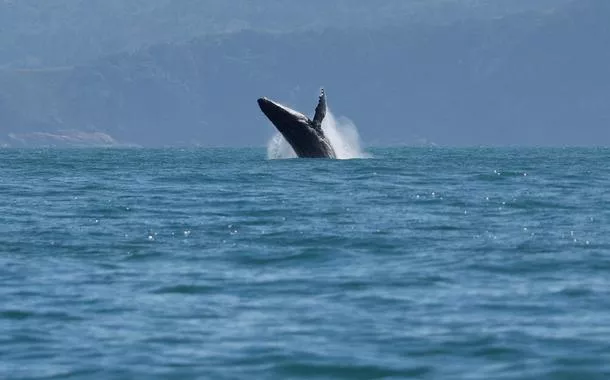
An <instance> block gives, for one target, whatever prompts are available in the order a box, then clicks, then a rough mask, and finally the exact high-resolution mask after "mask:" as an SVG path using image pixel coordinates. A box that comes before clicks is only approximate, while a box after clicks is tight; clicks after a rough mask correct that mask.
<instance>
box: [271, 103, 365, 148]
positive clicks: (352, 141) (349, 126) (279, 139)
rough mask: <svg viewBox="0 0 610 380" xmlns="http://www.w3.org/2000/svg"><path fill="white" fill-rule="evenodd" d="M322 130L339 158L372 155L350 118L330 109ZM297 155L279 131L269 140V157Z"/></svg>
mask: <svg viewBox="0 0 610 380" xmlns="http://www.w3.org/2000/svg"><path fill="white" fill-rule="evenodd" d="M322 130H323V131H324V134H326V136H327V137H328V139H329V140H330V143H331V145H332V146H333V149H334V150H335V153H336V154H337V158H338V159H340V160H345V159H350V158H368V157H370V155H369V154H368V153H366V152H364V151H363V150H362V148H361V147H360V135H359V134H358V129H357V128H356V126H355V125H354V123H353V122H352V121H351V120H349V119H348V118H345V117H340V118H338V119H337V118H335V116H334V115H333V114H332V112H330V109H328V110H327V111H326V117H325V118H324V121H322ZM296 156H297V155H296V154H295V153H294V150H293V149H292V147H291V146H290V144H288V142H287V141H286V140H285V139H284V137H283V136H282V135H281V134H280V133H279V132H277V133H276V134H275V135H274V136H273V137H272V138H271V140H269V143H268V144H267V157H268V158H269V159H283V158H295V157H296Z"/></svg>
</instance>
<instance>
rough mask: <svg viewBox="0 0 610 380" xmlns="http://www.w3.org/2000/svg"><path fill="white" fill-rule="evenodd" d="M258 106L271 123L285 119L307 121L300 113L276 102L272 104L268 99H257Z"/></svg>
mask: <svg viewBox="0 0 610 380" xmlns="http://www.w3.org/2000/svg"><path fill="white" fill-rule="evenodd" d="M257 102H258V106H259V107H260V109H261V111H263V113H264V114H265V116H267V117H268V118H269V119H270V120H271V121H274V119H279V118H281V119H286V118H291V119H294V120H295V121H308V120H309V119H308V118H307V116H305V115H303V114H302V113H300V112H297V111H295V110H293V109H291V108H288V107H286V106H285V105H283V104H280V103H278V102H274V101H273V100H270V99H268V98H260V99H258V101H257Z"/></svg>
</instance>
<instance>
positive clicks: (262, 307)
mask: <svg viewBox="0 0 610 380" xmlns="http://www.w3.org/2000/svg"><path fill="white" fill-rule="evenodd" d="M370 153H371V155H372V157H373V158H370V159H352V160H310V159H294V160H270V159H268V158H267V152H265V150H264V149H193V150H179V149H168V150H146V149H72V150H14V149H5V150H0V252H1V254H0V281H1V283H2V286H0V299H2V301H3V302H2V303H1V304H0V378H7V379H9V378H10V379H34V378H35V379H108V378H146V379H191V378H214V379H222V378H270V379H290V378H303V379H305V378H306V379H317V378H319V379H322V378H333V379H340V378H345V379H372V378H420V379H439V378H442V379H447V378H461V379H465V378H468V379H607V378H609V376H610V366H609V364H608V363H610V343H609V342H610V327H609V326H610V313H608V311H609V310H610V294H609V293H610V291H609V289H610V280H609V278H610V277H609V276H608V272H609V269H610V256H609V254H608V252H610V237H608V227H609V226H610V211H609V210H608V203H609V201H610V195H609V193H608V191H607V189H608V187H609V186H610V182H609V180H608V178H610V169H608V168H609V167H610V165H609V164H610V150H608V149H593V148H591V149H508V148H506V149H448V148H435V149H428V148H391V149H372V150H371V152H370Z"/></svg>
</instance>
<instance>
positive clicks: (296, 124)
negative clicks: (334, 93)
mask: <svg viewBox="0 0 610 380" xmlns="http://www.w3.org/2000/svg"><path fill="white" fill-rule="evenodd" d="M257 102H258V106H259V107H260V109H261V111H262V112H263V113H264V114H265V116H267V118H268V119H269V120H270V121H271V123H272V124H273V125H274V126H275V128H276V129H277V130H278V131H279V132H280V133H281V134H282V136H284V139H286V141H287V142H288V144H290V146H291V147H292V149H293V150H294V152H295V153H296V155H297V156H298V157H304V158H337V155H336V153H335V150H334V149H333V146H332V144H331V143H330V140H329V139H328V137H327V136H326V135H325V134H324V131H323V130H322V121H323V120H324V117H325V116H326V93H325V92H324V89H323V88H322V89H321V90H320V96H319V97H318V105H317V106H316V110H315V113H314V117H313V119H310V118H308V117H307V116H305V115H304V114H302V113H300V112H297V111H295V110H293V109H291V108H289V107H286V106H285V105H282V104H280V103H278V102H275V101H273V100H270V99H267V98H266V97H263V98H259V99H258V100H257Z"/></svg>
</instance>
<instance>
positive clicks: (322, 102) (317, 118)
mask: <svg viewBox="0 0 610 380" xmlns="http://www.w3.org/2000/svg"><path fill="white" fill-rule="evenodd" d="M325 116H326V94H325V93H324V89H322V90H320V99H319V100H318V106H317V107H316V114H315V115H314V117H313V123H314V125H315V126H317V127H321V126H322V120H324V117H325Z"/></svg>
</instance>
